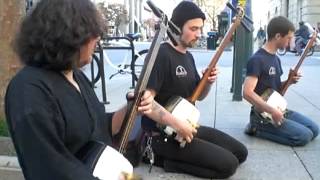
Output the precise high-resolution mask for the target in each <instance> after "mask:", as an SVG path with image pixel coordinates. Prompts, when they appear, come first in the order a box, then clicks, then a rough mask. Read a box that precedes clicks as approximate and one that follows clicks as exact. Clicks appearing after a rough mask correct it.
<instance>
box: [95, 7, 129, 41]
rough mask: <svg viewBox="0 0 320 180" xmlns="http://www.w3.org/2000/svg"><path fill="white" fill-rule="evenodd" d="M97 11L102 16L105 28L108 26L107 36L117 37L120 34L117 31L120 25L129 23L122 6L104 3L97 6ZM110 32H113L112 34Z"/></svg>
mask: <svg viewBox="0 0 320 180" xmlns="http://www.w3.org/2000/svg"><path fill="white" fill-rule="evenodd" d="M97 7H98V9H99V10H100V12H101V13H102V14H103V16H104V18H105V20H106V23H108V24H107V26H108V32H107V33H108V34H112V35H113V34H114V33H115V34H116V36H118V35H119V34H120V32H119V29H121V28H120V27H121V25H123V24H128V23H129V17H128V13H127V10H126V9H125V7H124V5H123V4H118V3H112V4H108V5H107V6H106V4H105V3H104V2H101V3H98V4H97ZM112 30H115V32H113V31H112Z"/></svg>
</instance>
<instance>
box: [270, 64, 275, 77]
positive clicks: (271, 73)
mask: <svg viewBox="0 0 320 180" xmlns="http://www.w3.org/2000/svg"><path fill="white" fill-rule="evenodd" d="M272 75H276V68H275V67H273V66H271V67H270V69H269V76H272Z"/></svg>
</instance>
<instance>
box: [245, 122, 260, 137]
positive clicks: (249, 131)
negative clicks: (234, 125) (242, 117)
mask: <svg viewBox="0 0 320 180" xmlns="http://www.w3.org/2000/svg"><path fill="white" fill-rule="evenodd" d="M256 131H257V128H256V127H254V126H253V125H252V124H251V123H248V124H247V126H246V128H245V130H244V133H246V134H247V135H249V136H254V135H255V134H256Z"/></svg>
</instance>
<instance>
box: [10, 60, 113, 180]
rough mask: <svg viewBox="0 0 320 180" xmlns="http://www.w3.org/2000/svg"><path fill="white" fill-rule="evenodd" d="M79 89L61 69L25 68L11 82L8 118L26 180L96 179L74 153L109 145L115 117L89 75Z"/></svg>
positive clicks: (79, 80)
mask: <svg viewBox="0 0 320 180" xmlns="http://www.w3.org/2000/svg"><path fill="white" fill-rule="evenodd" d="M74 78H75V79H76V81H77V83H78V85H79V87H80V89H81V93H80V92H79V91H77V90H76V88H75V87H74V86H73V85H72V84H71V83H70V82H69V81H68V80H67V79H66V78H65V77H64V75H62V73H59V72H53V71H47V70H43V69H39V68H35V67H29V66H26V67H24V68H23V69H22V70H21V71H20V72H19V73H18V74H17V75H16V76H15V77H14V78H13V79H12V81H11V82H10V84H9V86H8V89H7V94H6V101H5V108H6V117H7V120H8V122H9V125H10V130H11V135H12V138H13V142H14V145H15V147H16V150H17V155H18V159H19V162H20V165H21V167H22V170H23V173H24V176H25V178H26V180H29V179H30V180H44V179H46V180H51V179H52V180H58V179H59V180H74V179H77V180H89V179H90V180H91V179H92V180H93V179H96V178H94V177H93V176H92V174H91V172H90V170H89V169H88V168H87V167H86V166H84V164H83V163H81V162H80V161H79V160H78V159H77V158H76V157H75V154H76V153H77V152H78V151H79V149H81V148H82V147H83V146H84V145H85V144H86V143H88V141H91V140H97V141H102V142H104V143H106V144H109V145H110V144H111V118H112V114H106V113H105V108H104V105H103V104H101V103H100V102H99V100H98V98H97V97H96V95H95V93H94V91H93V89H92V88H91V87H90V83H89V82H88V81H87V79H86V77H85V75H84V74H83V73H82V72H80V71H78V70H75V71H74Z"/></svg>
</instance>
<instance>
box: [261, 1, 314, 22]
mask: <svg viewBox="0 0 320 180" xmlns="http://www.w3.org/2000/svg"><path fill="white" fill-rule="evenodd" d="M278 15H282V16H286V17H288V19H290V20H291V21H292V22H293V23H294V24H295V26H296V27H298V23H299V22H300V21H304V22H308V23H310V24H311V25H312V26H314V27H316V26H317V23H319V22H320V1H319V0H269V8H268V12H267V17H268V20H270V19H271V18H272V17H274V16H278Z"/></svg>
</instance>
